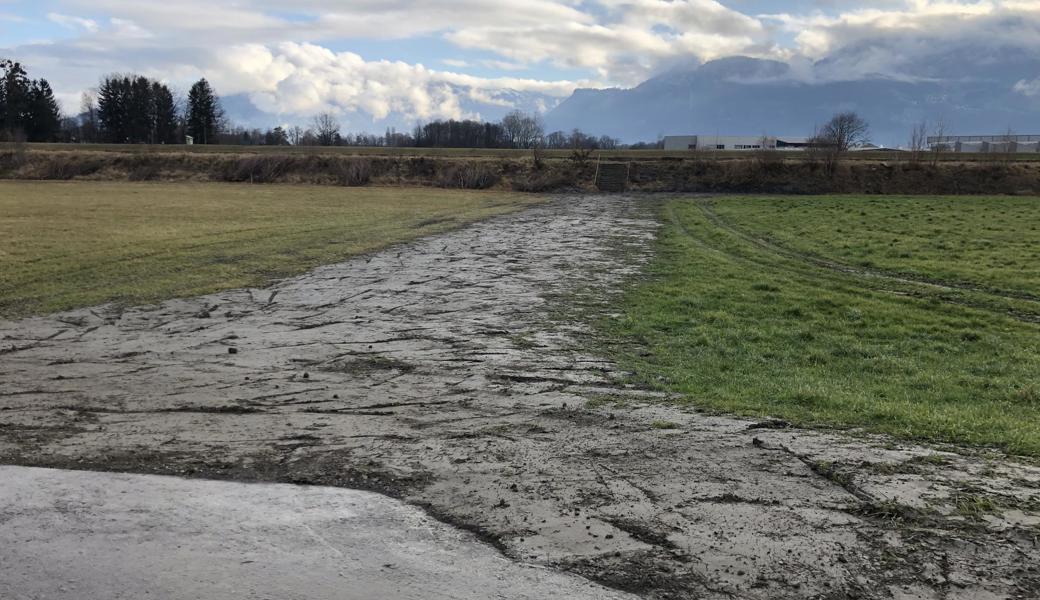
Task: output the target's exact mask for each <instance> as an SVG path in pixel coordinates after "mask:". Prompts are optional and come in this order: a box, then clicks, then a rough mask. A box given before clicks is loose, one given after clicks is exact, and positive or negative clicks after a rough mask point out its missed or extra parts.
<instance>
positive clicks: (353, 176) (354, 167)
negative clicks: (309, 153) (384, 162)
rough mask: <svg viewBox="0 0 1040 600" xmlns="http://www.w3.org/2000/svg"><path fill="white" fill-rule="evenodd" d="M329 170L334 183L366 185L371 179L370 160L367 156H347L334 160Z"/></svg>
mask: <svg viewBox="0 0 1040 600" xmlns="http://www.w3.org/2000/svg"><path fill="white" fill-rule="evenodd" d="M330 170H331V171H332V174H333V177H334V178H335V180H336V183H338V184H339V185H346V186H350V187H357V186H363V185H368V184H369V183H370V182H371V181H372V161H371V160H369V159H367V158H347V159H341V160H337V161H335V162H334V163H333V164H332V165H331V168H330Z"/></svg>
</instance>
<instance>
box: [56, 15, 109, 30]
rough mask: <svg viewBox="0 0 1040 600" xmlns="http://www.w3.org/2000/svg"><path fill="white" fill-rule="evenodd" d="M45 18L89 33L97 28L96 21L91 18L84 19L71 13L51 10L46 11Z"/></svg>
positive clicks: (68, 27)
mask: <svg viewBox="0 0 1040 600" xmlns="http://www.w3.org/2000/svg"><path fill="white" fill-rule="evenodd" d="M47 20H48V21H51V22H52V23H57V24H58V25H61V26H62V27H65V28H67V29H84V30H86V31H89V32H90V33H96V32H97V30H98V24H97V21H95V20H93V19H84V18H82V17H73V16H71V15H63V14H60V13H54V12H52V13H47Z"/></svg>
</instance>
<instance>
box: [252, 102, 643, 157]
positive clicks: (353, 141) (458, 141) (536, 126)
mask: <svg viewBox="0 0 1040 600" xmlns="http://www.w3.org/2000/svg"><path fill="white" fill-rule="evenodd" d="M254 137H255V136H254ZM292 137H293V136H290V143H303V144H304V145H319V146H388V147H414V148H517V149H534V148H545V149H551V150H565V149H568V150H569V149H584V150H613V149H615V148H618V147H619V146H620V145H621V143H620V142H619V141H618V140H617V139H615V138H612V137H609V136H602V137H594V136H590V135H587V134H585V133H583V132H582V131H580V130H578V129H575V130H573V131H571V132H570V133H565V132H563V131H554V132H552V133H549V134H546V133H545V127H544V126H543V125H542V121H541V119H540V118H539V117H538V116H537V115H531V114H527V113H524V112H521V111H514V112H511V113H509V114H508V115H506V116H505V117H504V118H503V119H502V120H501V121H499V122H497V123H492V122H485V121H472V120H462V121H456V120H454V119H449V120H446V121H431V122H429V123H421V124H419V125H416V126H415V128H414V129H413V130H412V132H411V134H405V133H398V132H397V131H396V130H394V129H392V128H391V129H387V131H386V134H385V135H384V136H382V137H379V136H372V135H367V134H356V135H353V136H351V135H349V134H348V135H342V134H341V133H340V125H339V122H338V121H337V120H336V118H335V116H334V115H332V114H330V113H323V114H320V115H318V116H317V117H315V118H314V120H313V121H312V122H311V128H310V129H307V130H304V131H303V132H302V133H299V132H297V133H296V136H295V137H297V138H298V139H299V140H300V141H299V142H296V141H292V139H291V138H292ZM642 146H643V147H647V148H649V147H657V146H658V144H656V143H654V144H643V145H642Z"/></svg>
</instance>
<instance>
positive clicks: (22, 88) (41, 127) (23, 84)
mask: <svg viewBox="0 0 1040 600" xmlns="http://www.w3.org/2000/svg"><path fill="white" fill-rule="evenodd" d="M60 126H61V111H60V110H59V108H58V103H57V101H55V99H54V92H53V90H51V86H50V84H49V83H47V80H46V79H36V80H32V79H29V75H28V73H26V71H25V69H24V68H23V67H22V65H21V64H19V63H16V62H14V61H10V60H0V137H3V138H9V139H25V140H27V141H30V142H50V141H54V140H55V139H57V136H58V133H59V131H60Z"/></svg>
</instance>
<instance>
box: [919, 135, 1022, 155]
mask: <svg viewBox="0 0 1040 600" xmlns="http://www.w3.org/2000/svg"><path fill="white" fill-rule="evenodd" d="M928 147H929V149H931V150H944V151H946V152H974V153H983V154H986V153H992V154H1025V153H1033V152H1040V135H945V136H942V137H938V136H933V137H929V138H928Z"/></svg>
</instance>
